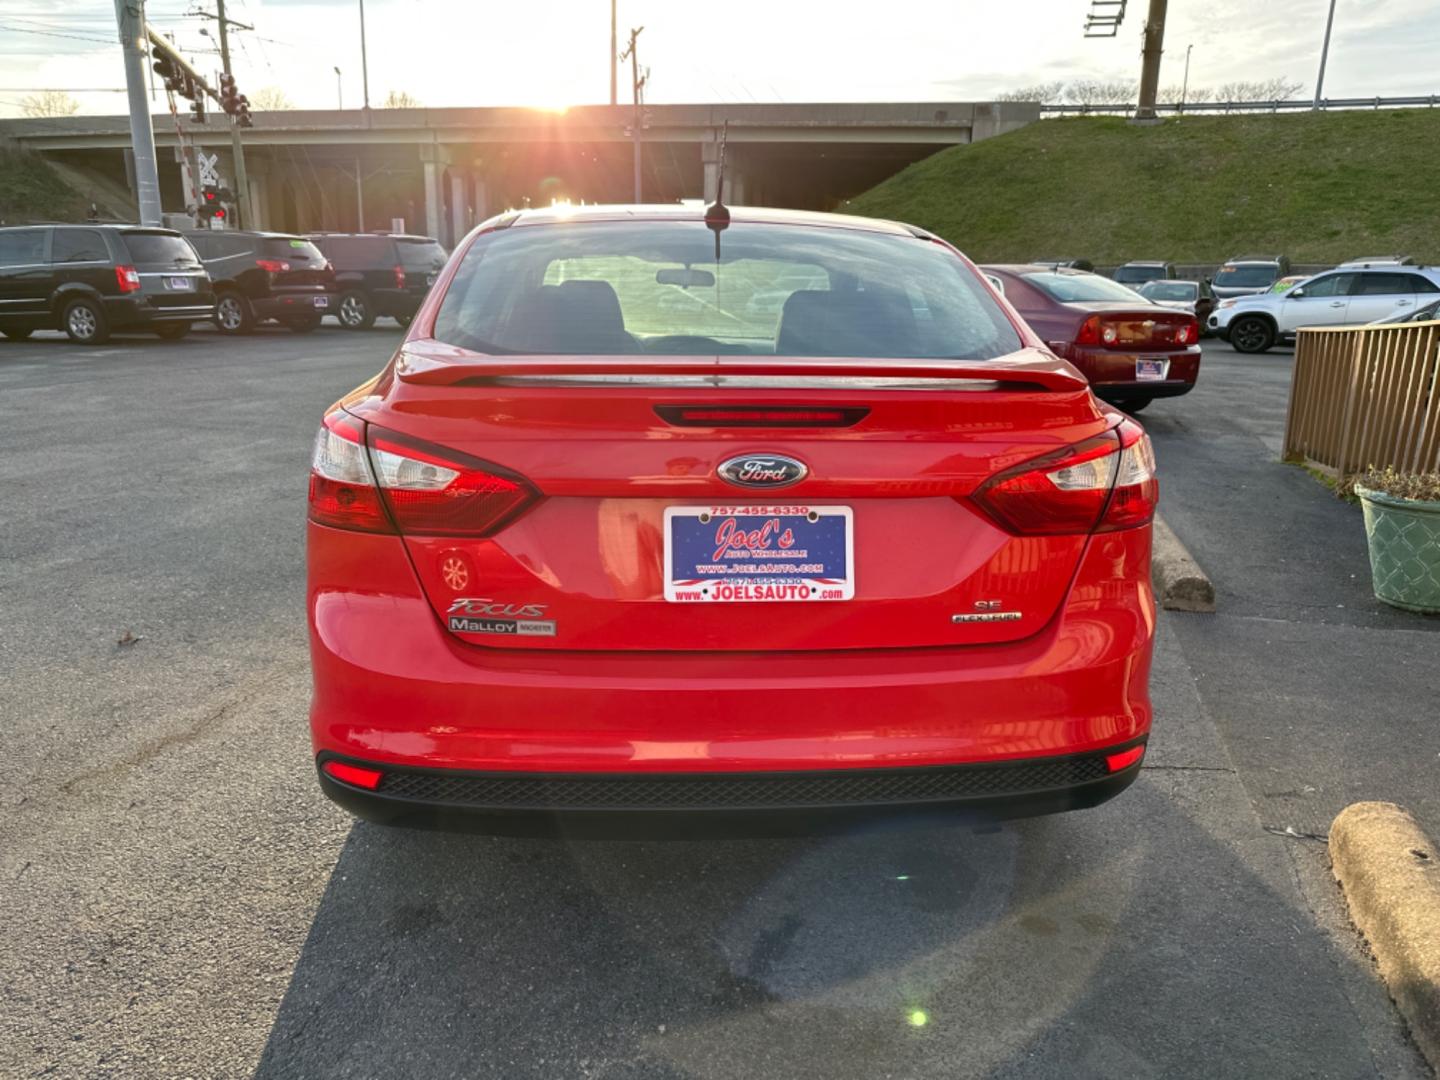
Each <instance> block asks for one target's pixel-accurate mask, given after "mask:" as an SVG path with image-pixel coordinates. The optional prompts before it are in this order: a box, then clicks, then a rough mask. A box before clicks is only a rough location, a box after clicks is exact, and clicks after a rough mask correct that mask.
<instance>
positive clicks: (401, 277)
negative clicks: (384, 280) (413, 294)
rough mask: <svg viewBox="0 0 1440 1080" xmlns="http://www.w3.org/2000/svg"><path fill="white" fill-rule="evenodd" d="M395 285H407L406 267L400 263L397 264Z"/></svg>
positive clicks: (398, 286) (400, 287)
mask: <svg viewBox="0 0 1440 1080" xmlns="http://www.w3.org/2000/svg"><path fill="white" fill-rule="evenodd" d="M395 287H396V288H397V289H403V288H404V287H405V267H403V266H401V265H399V264H398V263H397V264H396V266H395Z"/></svg>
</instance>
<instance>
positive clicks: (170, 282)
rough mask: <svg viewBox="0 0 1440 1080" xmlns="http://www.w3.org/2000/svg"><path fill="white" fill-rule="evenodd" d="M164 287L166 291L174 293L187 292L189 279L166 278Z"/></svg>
mask: <svg viewBox="0 0 1440 1080" xmlns="http://www.w3.org/2000/svg"><path fill="white" fill-rule="evenodd" d="M165 287H166V288H167V289H173V290H174V291H176V292H189V291H190V279H189V278H188V277H167V278H166V279H165Z"/></svg>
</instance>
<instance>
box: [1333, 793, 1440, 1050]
mask: <svg viewBox="0 0 1440 1080" xmlns="http://www.w3.org/2000/svg"><path fill="white" fill-rule="evenodd" d="M1330 861H1331V864H1332V865H1333V867H1334V871H1335V877H1336V879H1337V880H1338V881H1339V882H1340V886H1341V888H1342V889H1343V890H1344V892H1345V899H1346V901H1347V902H1348V903H1349V905H1350V917H1351V919H1353V920H1354V922H1355V925H1356V926H1357V927H1359V929H1360V932H1361V933H1362V934H1364V935H1365V938H1366V940H1368V941H1369V942H1370V950H1371V952H1373V953H1374V955H1375V961H1376V964H1377V965H1378V966H1379V968H1380V975H1381V977H1382V978H1384V980H1385V985H1386V986H1388V987H1389V988H1390V996H1391V997H1392V998H1394V999H1395V1004H1396V1005H1398V1006H1399V1007H1400V1012H1401V1013H1402V1014H1403V1015H1404V1017H1405V1020H1406V1022H1407V1023H1408V1024H1409V1025H1410V1034H1411V1035H1412V1036H1413V1037H1414V1039H1415V1043H1416V1045H1417V1046H1419V1047H1420V1052H1421V1053H1423V1054H1424V1055H1425V1057H1426V1059H1427V1060H1428V1061H1429V1062H1430V1065H1431V1067H1432V1068H1434V1069H1435V1070H1436V1071H1437V1072H1440V848H1437V847H1436V846H1435V844H1434V843H1433V842H1432V841H1431V840H1430V838H1429V837H1427V836H1426V835H1425V833H1424V832H1422V831H1421V829H1420V826H1419V825H1418V824H1416V822H1415V819H1414V818H1413V817H1411V816H1410V814H1409V812H1408V811H1406V810H1404V809H1403V808H1401V807H1399V806H1396V805H1395V804H1394V803H1382V802H1362V803H1355V804H1354V805H1352V806H1347V807H1346V808H1345V809H1344V810H1342V811H1341V812H1340V815H1339V816H1338V817H1336V819H1335V822H1334V824H1333V825H1331V826H1330Z"/></svg>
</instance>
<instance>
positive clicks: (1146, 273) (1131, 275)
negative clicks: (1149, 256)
mask: <svg viewBox="0 0 1440 1080" xmlns="http://www.w3.org/2000/svg"><path fill="white" fill-rule="evenodd" d="M1164 276H1165V268H1164V267H1163V266H1122V267H1120V269H1119V270H1116V271H1115V280H1116V281H1125V282H1141V281H1154V280H1155V279H1156V278H1163V277H1164Z"/></svg>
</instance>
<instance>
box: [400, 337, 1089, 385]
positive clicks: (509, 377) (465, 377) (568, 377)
mask: <svg viewBox="0 0 1440 1080" xmlns="http://www.w3.org/2000/svg"><path fill="white" fill-rule="evenodd" d="M395 374H396V375H397V376H398V377H399V378H400V379H402V380H404V381H405V382H407V383H415V384H418V385H422V386H480V385H486V384H491V383H497V382H503V383H506V384H511V385H513V384H514V383H516V382H523V381H528V380H547V379H548V380H557V381H559V380H565V381H574V380H582V379H585V378H595V379H597V380H611V381H619V380H624V381H627V382H630V383H632V384H633V383H635V382H643V381H644V380H645V379H646V378H650V377H653V378H656V379H660V380H664V379H667V378H673V377H675V376H682V377H690V378H716V377H727V378H732V379H733V378H748V377H757V378H776V377H779V378H791V379H795V378H799V379H809V378H814V379H835V380H840V381H853V380H863V379H876V378H879V379H883V380H885V381H886V382H890V381H892V380H911V381H916V382H924V383H929V384H940V385H941V386H947V385H949V384H956V385H955V389H961V388H962V386H961V385H959V384H963V383H966V382H972V383H976V382H978V383H986V384H989V385H991V386H994V385H996V384H998V385H1000V386H1004V387H1007V388H1014V389H1020V388H1031V389H1039V390H1054V391H1077V390H1084V389H1085V388H1086V386H1087V385H1088V384H1087V383H1086V381H1085V377H1084V376H1083V375H1081V374H1080V373H1079V372H1078V371H1076V370H1075V369H1074V368H1073V367H1071V366H1070V365H1069V364H1068V363H1066V362H1065V361H1064V360H1060V359H1057V358H1056V357H1055V356H1053V355H1052V354H1050V353H1048V352H1045V351H1043V350H1041V349H1022V350H1021V351H1020V352H1017V353H1011V354H1010V355H1008V356H1004V357H1001V358H1000V359H998V360H904V359H899V360H872V359H869V358H866V357H835V358H826V357H803V356H492V355H489V354H486V353H476V352H471V351H469V350H468V349H462V348H459V347H458V346H454V345H444V344H441V343H440V342H436V341H413V342H409V343H407V344H406V345H405V346H404V347H402V348H401V350H400V351H399V352H398V353H397V354H396V356H395Z"/></svg>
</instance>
